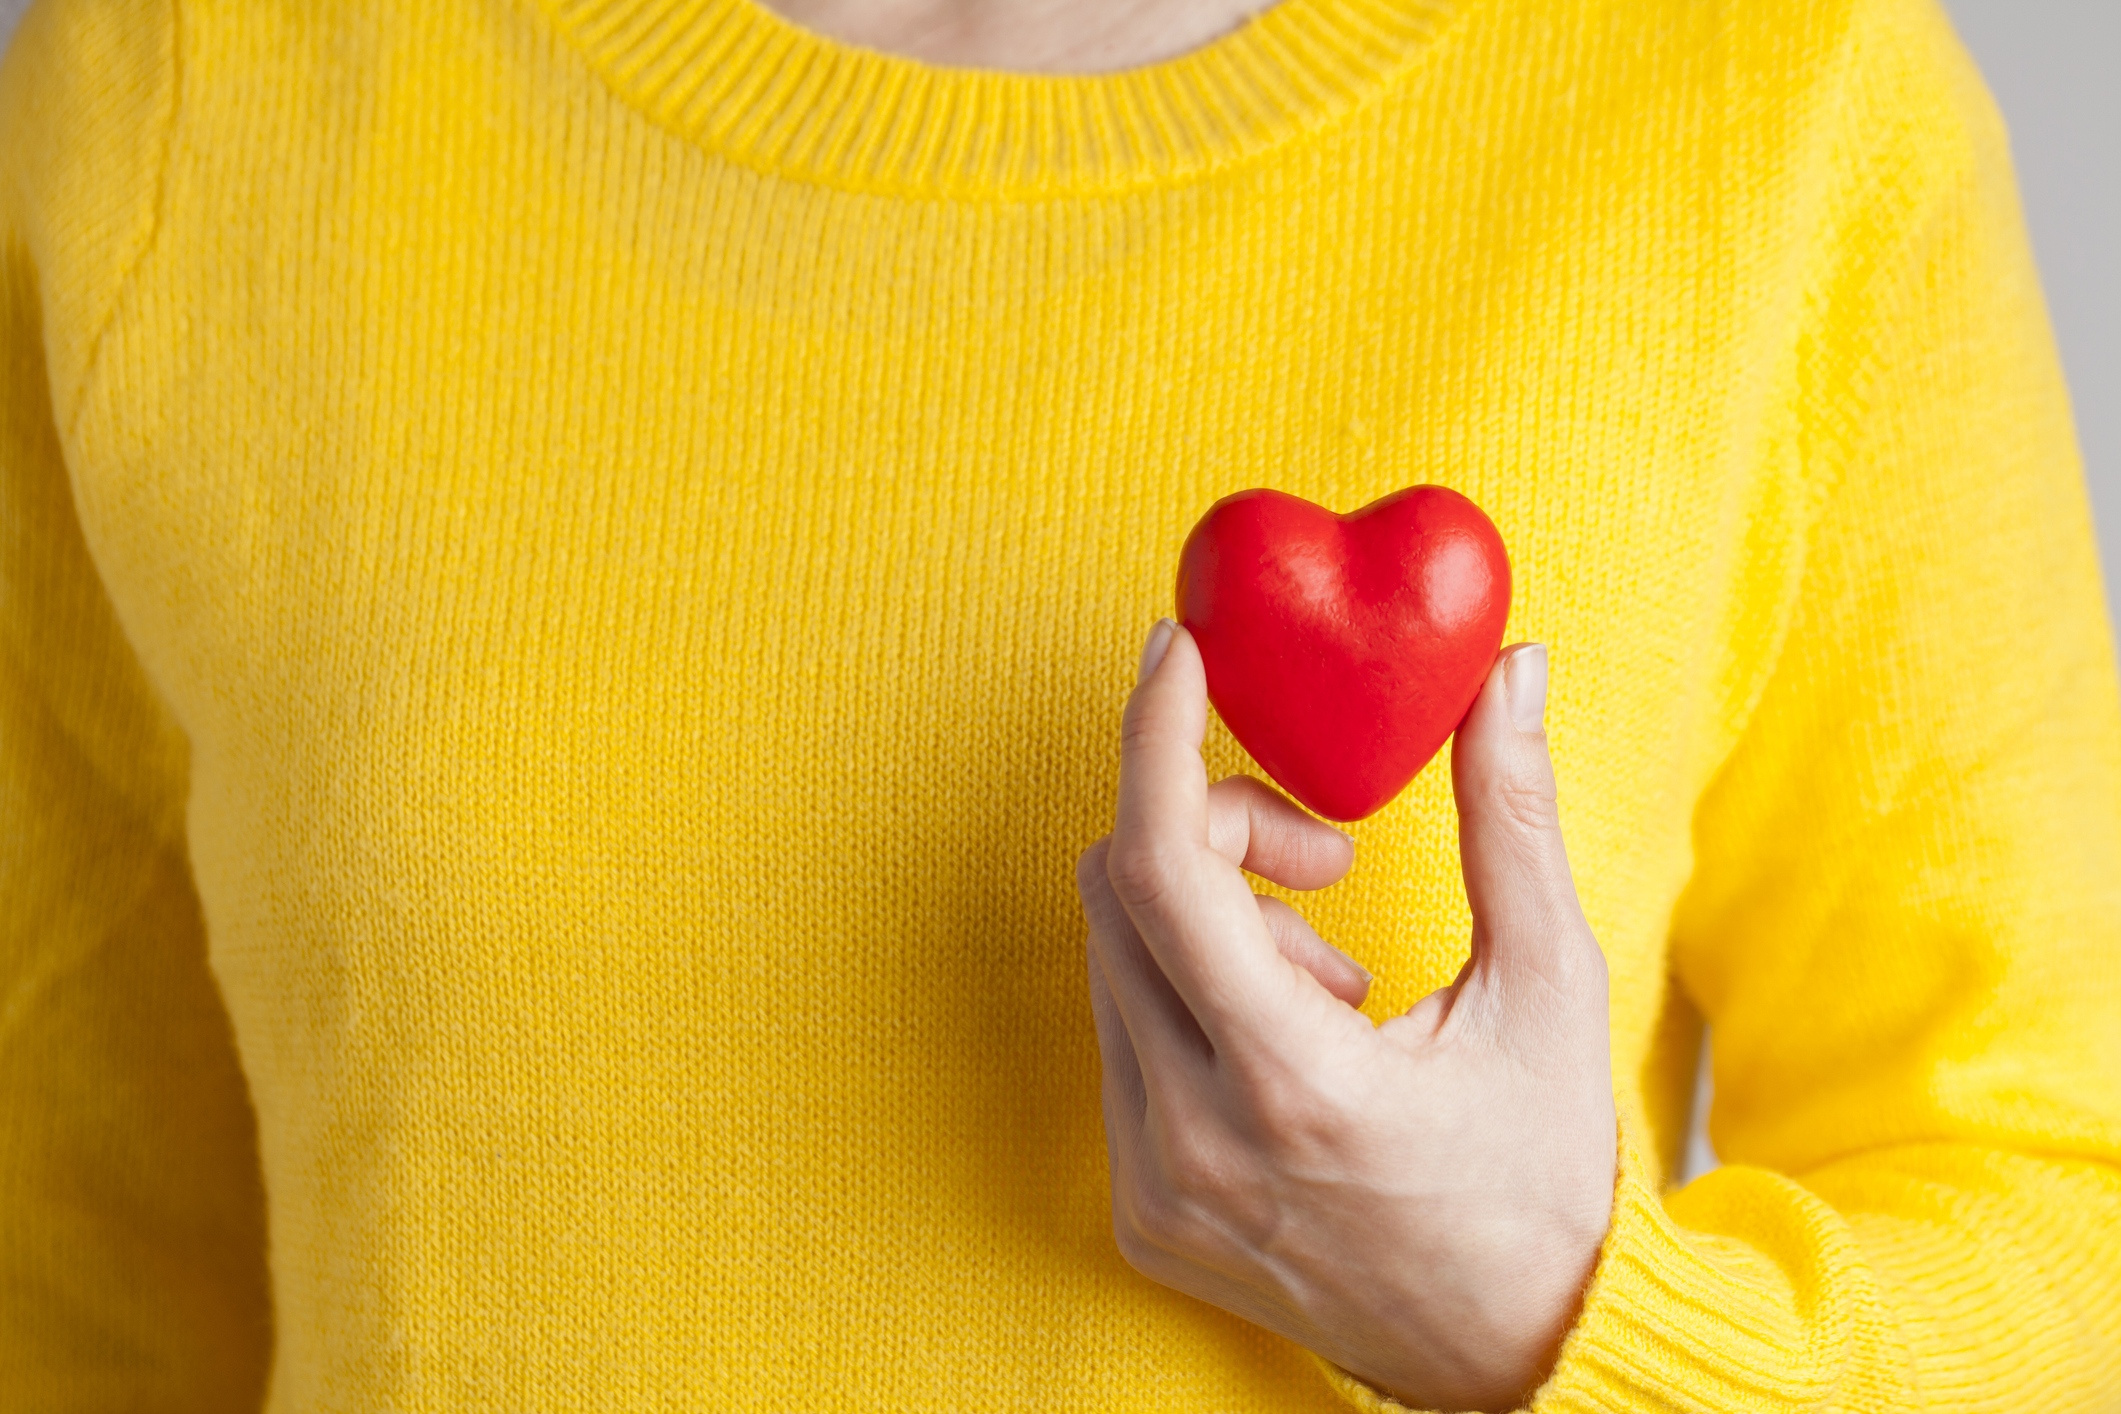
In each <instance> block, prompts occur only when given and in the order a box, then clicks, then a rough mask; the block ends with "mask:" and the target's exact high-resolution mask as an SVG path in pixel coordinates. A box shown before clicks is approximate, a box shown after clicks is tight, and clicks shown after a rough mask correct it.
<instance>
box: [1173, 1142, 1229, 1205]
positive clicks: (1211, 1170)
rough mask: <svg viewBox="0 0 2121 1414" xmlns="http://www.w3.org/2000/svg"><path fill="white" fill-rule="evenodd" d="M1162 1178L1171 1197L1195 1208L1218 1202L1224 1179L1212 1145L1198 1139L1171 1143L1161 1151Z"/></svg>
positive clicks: (1223, 1188) (1220, 1163) (1222, 1191)
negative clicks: (1162, 1156)
mask: <svg viewBox="0 0 2121 1414" xmlns="http://www.w3.org/2000/svg"><path fill="white" fill-rule="evenodd" d="M1164 1175H1165V1178H1166V1180H1167V1181H1168V1183H1169V1186H1170V1192H1171V1194H1172V1196H1173V1197H1175V1198H1177V1199H1179V1200H1180V1201H1181V1202H1183V1203H1185V1204H1188V1205H1192V1206H1198V1207H1213V1206H1214V1205H1215V1204H1216V1203H1218V1202H1219V1201H1221V1199H1222V1196H1223V1193H1224V1190H1225V1187H1226V1176H1225V1170H1224V1165H1223V1163H1222V1161H1221V1159H1220V1157H1219V1156H1218V1155H1217V1154H1216V1153H1215V1150H1214V1146H1212V1145H1210V1144H1208V1143H1205V1142H1203V1141H1202V1140H1200V1139H1197V1138H1182V1139H1177V1140H1173V1141H1171V1142H1170V1143H1169V1144H1168V1145H1167V1147H1166V1148H1165V1151H1164Z"/></svg>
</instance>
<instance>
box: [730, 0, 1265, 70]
mask: <svg viewBox="0 0 2121 1414" xmlns="http://www.w3.org/2000/svg"><path fill="white" fill-rule="evenodd" d="M768 3H769V4H770V5H771V7H772V8H773V9H774V10H776V11H778V12H779V13H780V14H781V15H782V16H784V17H785V18H787V19H790V20H793V21H795V23H797V24H798V25H801V26H802V27H803V28H805V29H807V30H810V31H811V32H813V33H815V34H822V35H826V36H829V37H830V38H833V39H837V40H840V41H842V42H843V43H847V44H854V45H859V46H860V47H862V48H864V49H876V50H881V51H883V52H884V53H886V54H897V55H901V56H903V57H905V58H909V59H920V60H923V61H925V62H927V63H931V64H942V65H946V66H949V67H953V68H970V69H1005V70H1009V71H1012V72H1015V73H1026V74H1100V73H1111V72H1113V71H1115V70H1119V69H1131V68H1136V67H1138V66H1140V65H1143V64H1153V63H1157V62H1159V61H1161V60H1164V59H1172V58H1176V57H1177V56H1178V55H1180V54H1184V53H1186V52H1187V51H1189V50H1193V49H1198V48H1200V47H1201V46H1202V45H1204V44H1206V43H1208V42H1209V41H1211V40H1214V39H1216V38H1218V37H1220V36H1222V35H1224V34H1228V33H1229V32H1230V31H1231V30H1233V29H1236V28H1237V27H1238V26H1239V25H1242V24H1243V23H1244V22H1245V21H1246V20H1248V19H1250V18H1251V17H1252V16H1253V15H1254V14H1255V13H1257V12H1259V11H1261V10H1264V9H1266V8H1267V4H1268V3H1269V0H768Z"/></svg>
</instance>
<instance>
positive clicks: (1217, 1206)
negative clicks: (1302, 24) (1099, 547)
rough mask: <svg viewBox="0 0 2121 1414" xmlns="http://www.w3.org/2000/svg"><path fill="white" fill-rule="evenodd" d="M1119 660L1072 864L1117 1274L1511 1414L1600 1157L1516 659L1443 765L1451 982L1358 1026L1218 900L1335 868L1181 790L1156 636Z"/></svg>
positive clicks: (1315, 974)
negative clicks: (1462, 909)
mask: <svg viewBox="0 0 2121 1414" xmlns="http://www.w3.org/2000/svg"><path fill="white" fill-rule="evenodd" d="M1143 664H1144V670H1143V673H1142V676H1141V679H1140V681H1139V683H1138V685H1137V686H1136V687H1135V689H1134V692H1133V695H1132V696H1131V697H1130V698H1129V700H1128V703H1127V709H1126V713H1125V716H1124V718H1123V722H1122V727H1121V739H1122V760H1121V767H1120V784H1119V806H1118V812H1117V819H1116V820H1115V822H1114V824H1113V829H1112V833H1111V834H1109V835H1108V836H1106V837H1105V838H1104V839H1101V840H1099V841H1097V842H1096V843H1095V844H1093V845H1091V846H1090V848H1089V849H1088V850H1086V851H1084V853H1083V856H1082V858H1081V860H1080V861H1079V863H1078V865H1077V869H1076V882H1077V886H1078V889H1079V891H1080V893H1081V896H1082V901H1083V910H1084V913H1085V914H1086V916H1087V918H1088V920H1089V940H1088V973H1089V984H1090V995H1091V1005H1092V1010H1093V1012H1094V1014H1095V1016H1096V1021H1097V1035H1098V1045H1099V1049H1100V1052H1101V1054H1102V1057H1103V1063H1104V1080H1103V1103H1104V1114H1105V1135H1106V1145H1107V1155H1108V1159H1109V1162H1110V1169H1111V1181H1112V1229H1113V1236H1114V1238H1115V1239H1116V1240H1117V1242H1118V1244H1119V1248H1120V1251H1121V1252H1122V1253H1123V1254H1124V1255H1125V1257H1126V1259H1127V1261H1128V1262H1129V1263H1131V1264H1132V1265H1133V1266H1134V1267H1135V1269H1136V1270H1138V1271H1140V1272H1141V1273H1142V1274H1143V1275H1145V1276H1148V1277H1150V1278H1152V1279H1154V1280H1156V1281H1158V1282H1162V1283H1163V1284H1165V1285H1167V1286H1170V1287H1173V1288H1176V1289H1177V1290H1179V1291H1182V1292H1185V1293H1187V1294H1189V1295H1192V1296H1195V1297H1198V1298H1199V1299H1201V1300H1203V1301H1207V1302H1211V1303H1213V1304H1214V1305H1217V1306H1220V1307H1222V1308H1223V1309H1224V1310H1226V1311H1230V1312H1232V1313H1234V1314H1236V1315H1238V1316H1241V1317H1243V1318H1244V1319H1246V1320H1248V1321H1252V1322H1254V1323H1256V1324H1258V1325H1261V1326H1264V1327H1266V1328H1267V1329H1269V1330H1272V1331H1276V1332H1278V1333H1280V1334H1281V1335H1284V1336H1286V1337H1288V1338H1289V1339H1290V1340H1293V1341H1296V1342H1298V1343H1299V1344H1302V1345H1305V1346H1308V1347H1309V1348H1310V1349H1312V1350H1315V1351H1317V1352H1318V1353H1319V1354H1321V1355H1323V1356H1325V1357H1326V1358H1327V1359H1329V1360H1332V1361H1333V1362H1335V1363H1336V1364H1338V1365H1340V1366H1341V1367H1342V1368H1343V1369H1346V1370H1348V1371H1349V1372H1351V1373H1352V1374H1355V1375H1356V1376H1358V1377H1360V1378H1362V1379H1364V1380H1367V1381H1368V1382H1369V1383H1371V1384H1373V1385H1375V1386H1377V1387H1379V1388H1381V1389H1383V1390H1385V1391H1387V1392H1388V1393H1390V1394H1392V1395H1393V1396H1394V1397H1396V1398H1397V1399H1399V1400H1400V1402H1402V1403H1404V1404H1408V1405H1410V1406H1412V1407H1415V1408H1421V1409H1437V1408H1441V1409H1486V1410H1500V1409H1510V1408H1515V1407H1517V1406H1518V1405H1520V1404H1522V1403H1523V1402H1524V1401H1525V1399H1526V1398H1527V1397H1528V1396H1529V1395H1530V1393H1531V1391H1532V1390H1533V1389H1534V1388H1536V1387H1537V1386H1538V1385H1539V1384H1540V1382H1541V1381H1543V1380H1544V1379H1545V1378H1546V1376H1547V1374H1548V1373H1549V1372H1550V1371H1551V1370H1552V1368H1553V1364H1554V1359H1555V1355H1556V1353H1557V1351H1558V1348H1559V1346H1560V1343H1561V1340H1562V1337H1563V1336H1564V1335H1565V1334H1566V1333H1567V1331H1568V1328H1569V1326H1570V1324H1571V1323H1572V1322H1573V1321H1574V1319H1575V1317H1576V1314H1577V1311H1578V1309H1579V1307H1580V1305H1581V1302H1582V1295H1583V1290H1584V1287H1585V1284H1586V1283H1587V1282H1588V1280H1589V1277H1590V1273H1591V1270H1592V1267H1593V1266H1594V1265H1595V1263H1596V1261H1597V1256H1598V1249H1599V1244H1600V1243H1601V1242H1602V1241H1603V1239H1604V1236H1605V1232H1606V1228H1607V1225H1608V1223H1609V1221H1610V1219H1611V1212H1612V1200H1613V1185H1614V1174H1615V1151H1616V1145H1617V1136H1616V1133H1615V1119H1614V1109H1613V1093H1612V1081H1611V1061H1610V1055H1609V1048H1608V1034H1607V1012H1606V970H1605V958H1604V955H1603V954H1602V953H1601V952H1600V951H1599V947H1598V943H1597V940H1596V939H1595V938H1594V937H1593V936H1592V935H1591V930H1590V927H1589V925H1588V924H1587V923H1586V922H1585V921H1584V916H1583V910H1582V908H1581V907H1580V906H1579V904H1578V902H1577V897H1576V890H1575V885H1574V883H1573V881H1572V879H1571V877H1570V873H1569V865H1568V856H1567V853H1566V851H1565V849H1564V848H1563V845H1562V838H1561V829H1560V824H1559V819H1558V816H1557V814H1556V810H1555V795H1554V773H1553V768H1552V765H1551V764H1550V762H1549V759H1548V756H1547V749H1546V733H1545V731H1544V729H1543V728H1542V726H1541V725H1540V711H1541V708H1542V706H1543V702H1544V697H1545V680H1546V675H1545V652H1544V649H1542V648H1541V647H1540V646H1539V645H1536V644H1532V645H1517V646H1516V647H1515V648H1512V649H1506V650H1504V652H1503V654H1502V655H1500V656H1499V657H1498V658H1497V661H1496V664H1495V666H1494V668H1493V669H1492V670H1491V671H1490V673H1489V675H1488V679H1487V681H1486V683H1485V685H1484V686H1483V689H1482V691H1481V695H1480V697H1479V699H1478V700H1477V701H1476V702H1475V703H1474V706H1473V709H1472V711H1471V712H1470V713H1469V714H1468V715H1467V717H1466V720H1465V722H1464V723H1463V724H1462V725H1461V726H1460V727H1459V730H1458V734H1457V736H1456V737H1454V738H1453V745H1452V752H1451V771H1452V785H1453V791H1454V794H1455V796H1456V800H1457V806H1458V815H1459V850H1460V859H1461V864H1462V867H1463V869H1464V874H1465V884H1466V893H1467V897H1468V900H1469V901H1470V903H1471V905H1472V913H1473V935H1472V938H1471V939H1470V956H1469V958H1468V960H1467V962H1466V965H1465V967H1464V969H1463V970H1462V971H1461V972H1460V973H1459V975H1458V978H1457V980H1455V981H1454V982H1452V984H1451V985H1450V986H1448V987H1445V988H1442V989H1440V990H1439V991H1436V992H1434V993H1432V994H1430V995H1429V996H1428V997H1425V998H1424V999H1422V1000H1421V1001H1420V1002H1419V1003H1417V1004H1416V1005H1415V1006H1413V1007H1412V1008H1410V1009H1409V1010H1408V1011H1407V1012H1405V1013H1404V1014H1402V1015H1399V1016H1394V1017H1391V1018H1389V1019H1387V1020H1386V1021H1385V1022H1384V1023H1383V1024H1382V1025H1375V1024H1373V1023H1372V1022H1371V1021H1370V1020H1369V1019H1368V1018H1367V1017H1366V1016H1364V1015H1363V1014H1362V1013H1361V1012H1360V1011H1357V1010H1356V1005H1357V1004H1358V1003H1360V1001H1361V1000H1362V998H1363V996H1364V994H1365V992H1366V990H1367V987H1368V979H1367V977H1366V976H1365V975H1364V974H1363V973H1362V972H1361V970H1360V969H1359V968H1357V967H1356V966H1355V965H1354V964H1353V963H1352V962H1351V961H1349V960H1348V959H1347V958H1346V957H1345V956H1344V955H1343V954H1341V953H1340V952H1338V951H1337V950H1336V949H1334V948H1332V947H1331V946H1330V945H1328V944H1327V943H1326V942H1325V941H1324V940H1322V939H1321V938H1319V937H1318V935H1317V934H1316V933H1314V932H1313V931H1312V930H1311V929H1310V927H1309V926H1308V925H1307V924H1305V923H1304V921H1303V919H1302V918H1301V917H1300V916H1299V915H1298V914H1297V913H1296V911H1295V910H1294V909H1291V908H1289V907H1288V906H1287V905H1285V904H1282V903H1280V902H1278V901H1275V900H1270V899H1266V898H1262V897H1258V896H1256V895H1254V894H1253V892H1252V888H1251V885H1250V884H1249V883H1248V882H1247V880H1246V878H1245V873H1246V871H1249V872H1251V873H1253V874H1257V875H1259V876H1260V877H1262V878H1266V879H1271V880H1273V881H1274V882H1276V883H1279V884H1283V885H1285V886H1287V887H1290V888H1295V889H1315V888H1322V887H1325V886H1326V885H1328V884H1331V883H1333V882H1334V881H1335V880H1337V879H1339V878H1340V877H1341V876H1342V875H1343V874H1345V873H1346V872H1347V870H1348V868H1349V867H1350V865H1351V864H1352V863H1353V861H1354V846H1353V844H1352V843H1351V842H1350V840H1349V839H1348V837H1347V836H1346V835H1344V834H1342V833H1341V832H1340V831H1338V830H1336V829H1334V828H1332V827H1331V826H1329V825H1326V824H1324V823H1323V822H1321V821H1318V820H1316V819H1314V818H1312V817H1311V816H1309V815H1307V814H1306V813H1304V812H1303V811H1302V810H1301V809H1299V808H1298V807H1297V806H1295V805H1294V804H1293V803H1291V802H1290V801H1288V800H1286V799H1285V798H1283V797H1282V796H1280V795H1279V794H1277V793H1276V792H1274V791H1273V790H1272V789H1270V788H1269V787H1267V786H1265V785H1263V784H1261V783H1260V782H1258V781H1255V780H1251V779H1248V778H1243V777H1232V778H1229V779H1225V780H1222V781H1219V782H1216V783H1215V784H1214V785H1212V786H1211V785H1210V784H1209V782H1208V778H1207V772H1206V769H1205V767H1204V765H1203V763H1202V760H1201V756H1200V743H1201V737H1202V733H1203V732H1204V730H1205V728H1206V725H1207V710H1208V704H1207V692H1206V680H1205V677H1204V675H1203V672H1202V669H1201V662H1200V654H1199V651H1198V649H1197V648H1196V647H1195V645H1194V643H1193V640H1192V638H1191V636H1190V635H1188V634H1187V633H1186V632H1185V630H1183V629H1178V628H1174V627H1172V626H1170V625H1169V624H1168V622H1166V623H1160V624H1159V625H1158V626H1157V629H1156V630H1155V632H1154V633H1152V635H1151V638H1150V642H1149V644H1148V646H1147V648H1146V649H1145V650H1144V655H1143ZM1513 687H1514V688H1515V689H1516V690H1517V697H1516V705H1517V707H1518V711H1517V712H1516V713H1515V714H1514V719H1513V713H1512V711H1511V710H1510V708H1511V690H1512V688H1513ZM1519 722H1526V723H1528V725H1526V726H1520V725H1519Z"/></svg>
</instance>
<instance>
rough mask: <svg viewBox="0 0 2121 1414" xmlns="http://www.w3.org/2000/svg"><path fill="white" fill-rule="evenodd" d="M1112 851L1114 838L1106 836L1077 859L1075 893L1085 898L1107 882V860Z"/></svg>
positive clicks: (1094, 842) (1095, 841) (1092, 844)
mask: <svg viewBox="0 0 2121 1414" xmlns="http://www.w3.org/2000/svg"><path fill="white" fill-rule="evenodd" d="M1111 850H1112V837H1111V836H1110V835H1105V836H1102V837H1100V838H1099V839H1097V840H1094V841H1092V842H1091V844H1090V847H1089V848H1088V849H1085V850H1084V851H1083V852H1082V853H1081V854H1079V855H1077V856H1076V857H1075V891H1076V892H1077V893H1078V894H1080V895H1082V896H1083V897H1084V898H1088V897H1090V895H1091V894H1092V893H1094V892H1096V890H1097V889H1098V888H1099V887H1101V886H1102V885H1103V884H1104V882H1105V858H1106V856H1107V855H1108V854H1110V853H1111Z"/></svg>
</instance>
